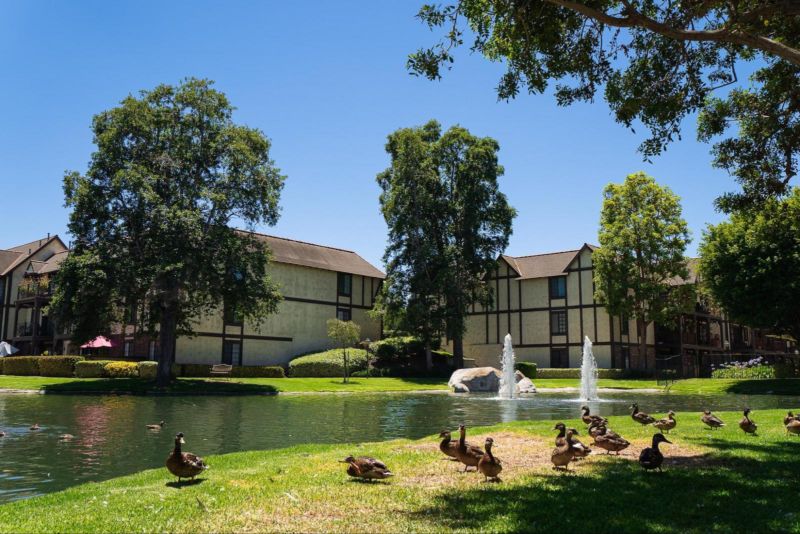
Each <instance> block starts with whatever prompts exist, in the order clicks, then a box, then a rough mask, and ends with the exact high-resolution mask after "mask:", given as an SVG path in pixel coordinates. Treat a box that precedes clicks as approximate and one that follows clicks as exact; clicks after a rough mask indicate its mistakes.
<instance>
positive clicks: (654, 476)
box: [0, 407, 800, 533]
mask: <svg viewBox="0 0 800 534" xmlns="http://www.w3.org/2000/svg"><path fill="white" fill-rule="evenodd" d="M788 408H791V407H788ZM784 413H785V411H783V410H769V411H767V410H765V411H759V412H755V413H754V414H753V418H754V420H756V421H757V422H758V423H759V425H760V431H759V435H757V436H749V435H744V434H743V433H742V432H741V431H740V430H739V428H738V425H737V422H738V420H739V418H740V417H741V415H740V414H738V413H720V414H719V415H720V416H721V417H722V418H723V420H725V421H726V422H727V423H728V426H727V427H725V428H723V429H721V430H717V431H711V430H709V429H707V428H705V427H704V425H702V423H700V421H699V414H697V413H679V414H678V415H677V419H678V427H677V428H676V429H675V430H674V431H673V432H672V433H671V434H670V435H669V438H670V439H671V440H672V441H673V442H674V443H675V445H673V446H670V445H665V446H664V449H663V450H664V451H665V453H666V455H667V463H666V464H665V472H664V473H663V474H658V473H644V472H642V471H641V470H640V469H639V467H638V464H637V463H636V461H635V458H636V456H637V455H638V452H639V450H640V449H641V448H642V447H643V446H645V445H647V444H648V443H649V438H650V436H651V435H652V433H653V429H652V428H642V427H640V426H639V425H638V424H636V423H633V422H632V421H631V420H630V418H629V417H614V418H611V426H612V427H613V428H614V429H615V430H617V431H618V432H620V433H621V434H623V435H624V436H626V437H627V438H628V439H630V440H631V441H632V442H633V443H634V444H633V445H632V446H631V448H630V449H629V450H628V451H626V454H625V455H624V456H621V457H614V456H606V455H605V454H598V455H592V456H590V457H589V458H587V459H586V460H583V461H581V462H578V463H577V464H573V466H574V473H572V474H562V473H556V472H554V471H552V469H550V463H549V455H550V451H551V450H552V448H553V436H554V433H553V432H552V427H553V424H554V422H553V421H538V422H517V423H511V424H504V425H499V426H496V427H492V428H484V429H471V432H470V440H471V441H473V442H482V441H483V436H487V435H491V436H493V437H494V438H495V449H496V454H497V456H499V457H501V458H503V460H504V462H505V465H506V468H505V470H504V472H503V475H502V477H503V482H502V483H500V484H487V483H484V482H482V477H480V476H479V475H477V474H474V473H466V474H464V473H461V472H460V468H459V467H458V465H457V464H455V463H453V462H450V461H447V460H443V459H442V458H443V457H442V455H441V454H440V453H439V451H438V449H437V441H438V440H437V439H436V438H434V437H430V438H426V439H423V440H418V441H405V440H398V441H390V442H385V443H377V444H363V445H357V444H352V445H335V446H332V445H308V446H300V447H293V448H290V449H284V450H279V451H258V452H243V453H236V454H229V455H224V456H217V457H214V456H212V457H209V458H207V461H208V463H209V464H210V465H211V469H210V470H209V471H207V472H206V473H205V474H204V476H203V480H202V481H201V482H198V483H195V484H185V485H180V486H179V485H177V484H175V483H174V482H173V481H174V478H172V477H170V476H169V474H168V473H167V471H166V470H165V469H156V470H149V471H145V472H142V473H139V474H136V475H132V476H127V477H123V478H118V479H114V480H109V481H106V482H102V483H97V484H85V485H82V486H78V487H76V488H73V489H70V490H67V491H64V492H61V493H55V494H52V495H47V496H43V497H39V498H34V499H29V500H26V501H19V502H15V503H11V504H7V505H4V506H0V532H64V531H70V532H76V531H78V532H101V531H102V532H159V531H173V532H242V531H245V532H248V531H249V532H271V531H291V532H297V531H302V532H330V531H347V532H396V531H403V530H405V531H422V532H447V531H472V532H477V531H497V532H512V531H530V530H545V529H546V530H550V531H558V532H561V531H567V532H674V533H679V532H698V533H700V532H709V531H714V532H745V531H750V532H765V531H772V532H785V531H800V511H798V508H797V505H796V496H797V495H798V490H800V479H798V477H797V476H795V473H796V470H797V465H798V454H800V438H799V437H796V436H787V435H786V434H785V431H784V429H783V425H782V417H783V415H784ZM568 423H570V424H571V425H572V426H575V427H576V428H578V429H580V430H583V429H584V428H585V426H584V425H583V424H581V423H580V422H579V421H578V420H572V421H569V422H568ZM354 424H357V421H354ZM584 434H585V432H584ZM195 439H197V438H195ZM192 440H193V436H187V441H188V443H187V446H186V447H187V449H188V450H192ZM584 440H585V441H587V442H588V441H589V440H588V439H586V436H584ZM167 452H168V451H165V456H166V454H167ZM348 454H356V455H359V454H366V455H374V456H376V457H378V458H380V459H382V460H384V461H385V462H386V463H387V464H388V465H389V467H390V468H391V469H392V470H393V471H394V472H395V473H396V476H395V477H394V478H393V479H391V481H390V482H388V483H361V482H358V481H352V480H350V479H348V477H347V476H346V475H345V473H344V470H345V468H344V465H343V464H339V463H337V460H339V459H342V458H343V457H345V456H346V455H348Z"/></svg>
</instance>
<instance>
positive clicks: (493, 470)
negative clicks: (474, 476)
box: [478, 438, 503, 482]
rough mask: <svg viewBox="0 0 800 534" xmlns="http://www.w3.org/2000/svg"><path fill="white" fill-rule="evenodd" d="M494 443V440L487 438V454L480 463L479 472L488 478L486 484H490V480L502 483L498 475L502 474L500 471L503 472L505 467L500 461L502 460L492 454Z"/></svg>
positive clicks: (485, 444)
mask: <svg viewBox="0 0 800 534" xmlns="http://www.w3.org/2000/svg"><path fill="white" fill-rule="evenodd" d="M493 443H494V440H493V439H492V438H486V441H485V442H484V448H485V449H486V453H485V454H484V455H483V458H481V459H480V461H479V462H478V471H480V472H481V474H482V475H483V476H484V477H486V478H485V481H486V482H489V481H490V480H494V481H495V482H500V477H499V476H498V475H499V474H500V471H502V470H503V465H502V462H501V461H500V458H497V457H495V456H494V455H493V454H492V444H493Z"/></svg>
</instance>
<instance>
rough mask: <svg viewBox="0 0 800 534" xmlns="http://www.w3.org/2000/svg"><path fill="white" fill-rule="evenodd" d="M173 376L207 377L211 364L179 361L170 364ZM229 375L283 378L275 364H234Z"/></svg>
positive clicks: (282, 372)
mask: <svg viewBox="0 0 800 534" xmlns="http://www.w3.org/2000/svg"><path fill="white" fill-rule="evenodd" d="M172 370H173V372H174V373H175V376H185V377H209V376H211V366H210V365H203V364H198V363H179V364H175V365H173V366H172ZM231 376H233V377H235V378H284V377H285V376H286V373H285V372H284V370H283V367H279V366H277V365H245V366H241V367H239V366H234V368H233V370H232V371H231Z"/></svg>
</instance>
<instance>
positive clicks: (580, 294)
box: [568, 252, 585, 342]
mask: <svg viewBox="0 0 800 534" xmlns="http://www.w3.org/2000/svg"><path fill="white" fill-rule="evenodd" d="M580 268H581V253H580V252H578V306H580V307H581V309H580V310H578V314H579V315H580V318H579V319H580V332H581V335H580V337H579V338H578V339H579V340H580V341H581V342H582V341H583V338H584V335H585V334H584V330H583V273H582V272H581V271H580ZM568 304H569V303H568Z"/></svg>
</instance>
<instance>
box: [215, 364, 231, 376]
mask: <svg viewBox="0 0 800 534" xmlns="http://www.w3.org/2000/svg"><path fill="white" fill-rule="evenodd" d="M232 371H233V366H232V365H228V364H227V363H218V364H217V365H212V366H211V376H226V377H228V378H230V377H231V372H232Z"/></svg>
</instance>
